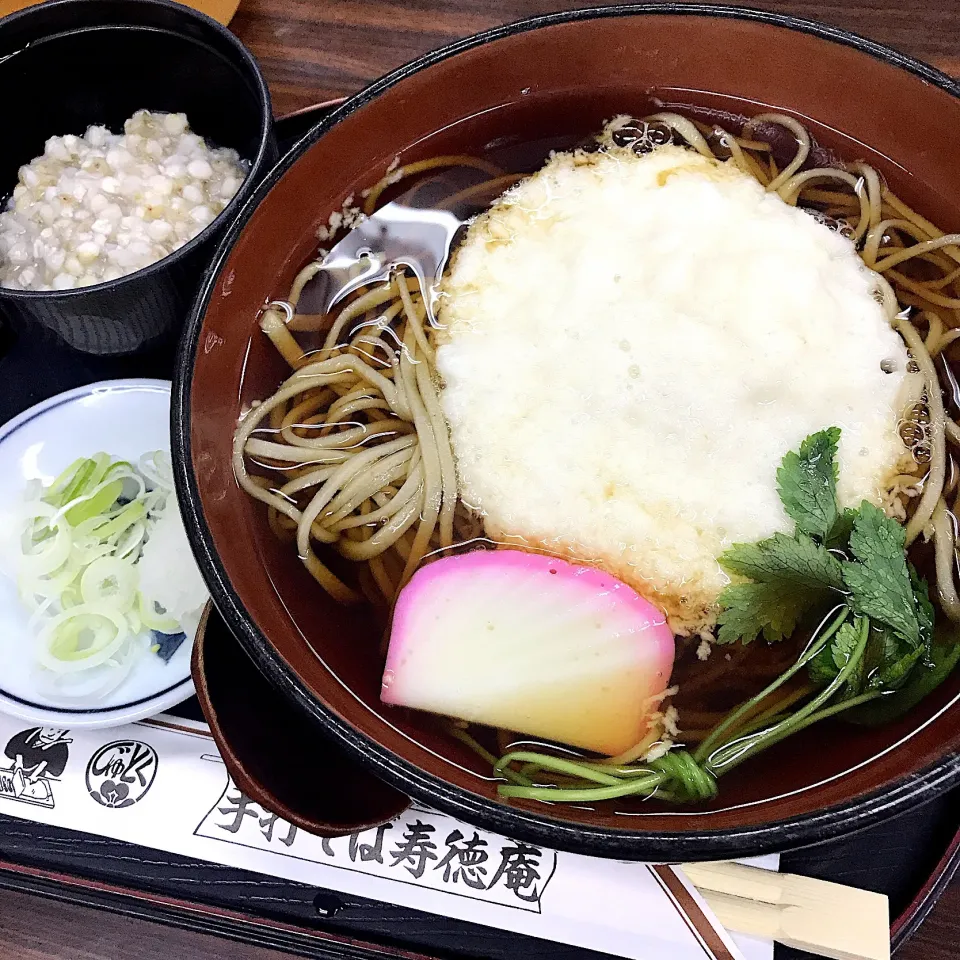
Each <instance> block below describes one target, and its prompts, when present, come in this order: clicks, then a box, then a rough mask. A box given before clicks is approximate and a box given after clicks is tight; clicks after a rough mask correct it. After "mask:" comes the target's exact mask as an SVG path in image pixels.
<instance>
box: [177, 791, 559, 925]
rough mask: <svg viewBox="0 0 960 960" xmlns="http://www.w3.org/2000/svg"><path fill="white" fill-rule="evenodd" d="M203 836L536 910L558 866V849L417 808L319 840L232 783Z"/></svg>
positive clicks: (208, 817)
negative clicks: (344, 833)
mask: <svg viewBox="0 0 960 960" xmlns="http://www.w3.org/2000/svg"><path fill="white" fill-rule="evenodd" d="M195 834H196V835H197V836H199V837H207V838H209V839H212V840H220V841H223V842H226V843H234V844H238V845H240V846H245V847H252V848H253V849H256V850H268V851H270V852H271V853H274V854H276V855H278V856H283V857H292V858H295V859H299V860H307V861H312V862H314V863H322V864H326V865H327V866H332V867H336V868H339V869H344V870H353V871H356V872H359V873H366V874H371V875H373V876H378V877H383V878H385V879H389V880H395V881H400V882H403V883H414V884H417V885H418V886H422V887H428V888H430V889H433V890H440V891H443V892H445V893H451V894H456V895H459V896H466V897H472V898H474V899H477V900H487V901H490V902H493V903H498V904H501V905H502V906H508V907H517V908H519V909H522V910H531V911H534V912H539V910H540V898H541V897H542V896H543V892H544V890H545V888H546V886H547V884H548V883H549V881H550V878H551V877H552V876H553V873H554V871H555V870H556V866H557V855H556V853H555V852H554V851H552V850H544V849H542V848H541V847H536V846H533V845H531V844H528V843H521V842H515V841H513V840H508V839H507V838H505V837H501V836H498V835H496V834H492V833H485V832H482V831H478V830H474V829H473V828H472V827H467V826H464V825H463V824H459V823H457V822H456V821H454V820H450V819H449V818H447V817H445V816H443V815H442V814H437V813H434V812H432V811H427V810H420V809H417V808H416V807H411V808H410V809H409V810H408V811H407V812H406V813H404V814H403V815H402V816H400V817H398V818H397V819H396V820H393V821H392V822H390V823H386V824H383V825H382V826H379V827H374V828H372V829H370V830H363V831H361V832H359V833H352V834H350V835H349V836H345V837H335V838H333V839H330V838H320V837H315V836H313V835H312V834H309V833H306V832H305V831H303V830H299V829H298V828H297V827H296V826H294V825H293V824H290V823H287V822H286V821H284V820H281V819H280V818H279V817H277V815H276V814H273V813H269V812H268V811H266V810H264V808H263V807H261V806H260V805H259V804H257V803H254V802H253V801H252V800H251V799H250V798H249V797H247V796H245V795H244V793H243V792H242V791H241V790H240V789H239V788H238V787H237V786H236V784H235V783H234V782H233V781H232V780H230V781H229V782H228V784H227V787H226V789H225V790H224V791H223V793H222V794H221V796H220V799H219V800H218V801H217V802H216V803H215V804H214V805H213V807H211V809H210V812H209V813H208V814H207V815H206V816H205V817H204V818H203V820H202V821H201V822H200V824H199V825H198V827H197V829H196V831H195Z"/></svg>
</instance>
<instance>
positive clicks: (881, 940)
mask: <svg viewBox="0 0 960 960" xmlns="http://www.w3.org/2000/svg"><path fill="white" fill-rule="evenodd" d="M677 869H680V870H682V871H683V872H684V874H685V875H686V876H687V878H688V879H689V881H690V882H691V883H692V884H693V885H694V886H695V887H696V888H697V891H698V892H699V893H700V895H701V896H702V897H703V898H704V900H706V901H707V904H708V905H709V906H710V908H711V909H712V910H713V912H714V913H715V914H716V916H717V919H718V920H719V921H720V923H721V924H722V925H723V926H724V927H726V928H727V929H728V930H733V931H735V932H737V933H745V934H750V935H752V936H756V937H764V938H767V939H772V940H776V941H778V942H779V943H782V944H784V945H785V946H789V947H795V948H797V949H799V950H807V951H808V952H810V953H814V954H817V955H819V956H821V957H829V958H831V960H889V958H890V910H889V904H888V902H887V898H886V897H885V896H884V895H883V894H879V893H871V892H870V891H868V890H858V889H856V888H855V887H846V886H843V885H842V884H839V883H829V882H827V881H826V880H814V879H812V878H811V877H800V876H796V875H794V874H790V873H775V872H774V871H772V870H762V869H760V868H759V867H750V866H746V865H745V864H741V863H685V864H680V865H678V867H677Z"/></svg>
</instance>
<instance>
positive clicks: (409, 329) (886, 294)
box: [233, 113, 960, 622]
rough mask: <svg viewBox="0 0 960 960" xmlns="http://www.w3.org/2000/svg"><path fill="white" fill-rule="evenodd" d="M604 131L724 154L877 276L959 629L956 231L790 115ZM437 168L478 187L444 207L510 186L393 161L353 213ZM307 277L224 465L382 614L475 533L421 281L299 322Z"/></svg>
mask: <svg viewBox="0 0 960 960" xmlns="http://www.w3.org/2000/svg"><path fill="white" fill-rule="evenodd" d="M777 129H779V130H780V131H786V132H787V134H788V135H789V136H790V137H792V138H793V139H794V141H795V142H796V151H795V153H794V155H793V156H792V158H791V159H790V160H789V162H788V163H787V164H786V165H785V166H783V168H782V169H780V168H779V167H778V165H777V161H776V159H775V157H774V150H773V148H772V145H771V143H770V142H767V141H766V140H765V139H764V136H765V134H769V133H771V132H775V131H776V130H777ZM611 136H612V138H613V140H614V142H616V143H617V144H618V145H620V146H632V147H633V148H634V149H636V150H647V149H651V148H654V147H656V146H657V145H659V144H662V143H666V142H670V141H674V142H681V143H685V144H686V145H688V146H689V147H690V148H692V149H694V150H697V151H698V152H700V153H701V154H703V155H705V156H708V157H711V158H718V159H721V160H726V159H730V160H732V162H733V163H735V164H736V165H737V166H738V167H739V168H740V169H741V170H743V171H744V172H745V173H747V174H749V175H750V176H752V177H754V178H755V179H757V180H758V181H759V182H760V183H761V184H763V185H764V186H765V187H766V189H767V190H768V191H770V192H775V193H777V194H778V195H779V196H780V197H781V198H782V199H783V200H784V202H785V203H788V204H791V205H801V206H803V207H805V208H807V209H809V210H810V211H811V212H812V213H814V214H815V215H816V216H818V217H820V218H822V219H823V220H824V221H825V222H826V223H828V224H829V225H831V226H833V227H834V228H835V229H840V230H842V231H844V232H845V233H846V234H847V235H848V236H849V237H850V238H851V239H852V240H853V242H854V243H856V244H857V246H858V249H859V251H860V253H861V256H862V258H863V260H864V262H865V263H866V264H867V266H869V267H871V268H872V269H874V270H875V271H876V272H877V273H878V274H879V275H880V276H881V277H882V279H883V282H882V283H881V291H882V296H883V302H884V306H885V309H886V311H887V313H888V316H889V318H890V322H891V323H892V324H893V325H894V326H895V327H896V329H897V330H898V331H899V332H900V334H901V336H903V338H904V340H905V341H906V344H907V347H908V349H909V352H910V354H911V355H912V356H913V358H914V362H915V363H916V365H917V367H918V368H919V370H920V372H921V374H922V375H923V379H924V384H925V392H924V397H923V400H922V402H921V404H919V405H918V408H917V409H916V410H915V411H914V414H913V417H912V418H911V419H910V421H909V422H908V423H906V424H905V430H906V432H905V439H908V441H909V442H910V443H911V445H912V446H913V448H914V452H915V456H916V459H917V461H918V467H917V473H916V475H914V474H906V475H904V476H902V477H900V478H898V480H899V481H900V484H901V485H900V487H899V489H898V491H897V492H898V506H896V507H895V509H899V510H900V511H901V513H902V515H903V516H904V517H906V518H907V523H906V533H907V543H908V544H909V543H912V542H913V541H915V540H916V539H917V538H918V537H921V536H922V537H923V538H925V539H932V540H933V541H934V542H935V544H936V550H935V554H936V558H937V564H936V575H937V580H938V592H939V597H940V601H941V605H942V608H943V610H944V613H946V615H947V616H949V617H950V618H951V619H952V620H955V621H958V622H960V597H958V590H957V586H956V583H955V576H956V566H957V565H956V560H955V536H954V525H955V521H954V519H953V515H954V513H955V512H956V510H957V507H958V499H960V493H957V492H956V489H955V486H956V485H955V484H954V486H953V487H951V488H950V489H949V491H948V489H947V486H946V479H947V474H948V456H947V444H948V442H949V443H950V444H951V445H952V446H954V447H957V448H960V424H958V423H956V422H955V421H953V420H952V419H950V418H948V417H947V414H946V411H945V409H944V404H943V400H942V397H941V384H940V376H941V375H942V373H941V370H943V371H946V370H948V369H949V368H947V367H946V365H945V364H940V367H941V370H938V363H937V358H938V357H940V356H941V354H942V353H943V351H944V350H945V349H947V348H948V347H949V346H950V344H952V343H953V342H954V340H956V339H957V338H958V337H960V234H944V233H943V232H942V231H941V230H939V229H938V228H937V227H936V226H934V225H933V224H932V223H930V222H929V221H928V220H926V219H925V218H923V217H921V216H920V215H919V214H917V213H916V212H915V211H914V210H912V209H910V207H908V206H907V205H906V204H905V203H903V202H902V201H901V200H900V199H899V198H897V197H896V196H895V195H894V194H892V193H891V192H890V191H889V190H888V189H887V188H886V186H885V185H884V183H883V181H882V179H881V177H880V175H879V174H878V173H877V171H875V170H874V169H873V168H872V167H870V166H868V165H866V164H864V163H855V164H851V165H849V166H847V167H846V168H839V167H822V166H821V167H814V168H810V167H808V163H809V161H810V158H811V156H812V154H813V141H812V139H811V137H810V134H809V133H808V131H807V130H806V129H805V128H804V127H803V126H802V125H801V124H800V123H799V122H798V121H796V120H794V119H793V118H792V117H788V116H784V115H781V114H772V113H767V114H760V115H759V116H756V117H753V118H751V119H750V120H748V121H747V122H746V123H745V124H744V125H743V128H742V131H741V133H740V134H739V135H734V134H733V133H731V132H730V131H728V130H725V129H723V128H722V127H719V126H716V125H710V124H705V123H701V122H698V121H695V120H691V119H688V118H686V117H682V116H680V115H679V114H675V113H658V114H654V115H653V116H650V117H647V118H646V119H645V120H642V121H626V122H621V123H619V124H618V125H614V127H613V128H612V133H611ZM449 167H468V168H471V169H472V170H474V171H476V172H477V173H478V174H481V175H483V176H485V177H487V178H488V179H486V180H481V181H480V182H479V183H476V184H473V185H471V186H468V187H466V188H465V189H461V190H459V191H458V192H456V193H454V194H453V195H452V196H450V197H448V199H447V201H446V202H444V204H443V205H444V206H445V207H447V208H452V207H455V206H456V205H457V204H461V203H464V202H471V201H473V202H479V201H481V200H482V201H489V200H491V199H493V198H494V197H495V196H496V195H498V194H499V193H500V192H502V191H503V190H504V189H505V188H506V187H508V186H510V185H511V184H512V183H514V182H516V181H517V180H518V179H519V178H520V177H519V176H518V175H513V174H504V173H503V171H501V170H500V169H498V168H497V167H495V166H493V165H492V164H490V163H488V162H486V161H484V160H479V159H476V158H472V157H459V156H442V157H435V158H432V159H431V160H426V161H419V162H417V163H412V164H409V165H407V166H401V167H398V168H397V169H395V170H392V171H390V172H389V173H388V174H387V175H386V176H385V177H383V178H382V179H381V180H380V181H379V182H378V183H376V184H375V185H374V186H373V187H371V188H370V189H369V190H368V191H367V192H366V199H365V207H364V210H365V213H367V214H369V213H371V212H373V210H375V209H376V207H377V205H378V203H379V201H380V200H381V198H382V196H383V195H384V194H385V193H386V192H388V191H389V190H390V189H391V187H393V186H394V185H395V184H398V183H400V182H401V181H405V180H408V179H410V178H415V177H422V176H425V175H432V174H433V172H434V171H436V170H438V169H440V168H449ZM319 270H320V261H319V260H318V261H316V262H314V263H311V264H309V265H307V266H306V267H304V269H303V270H301V271H300V273H299V274H298V275H297V277H296V279H295V280H294V283H293V285H292V287H291V289H290V292H289V294H288V296H287V299H286V300H285V301H279V302H275V303H271V304H269V305H268V306H267V308H266V309H265V310H264V313H263V315H262V317H261V319H260V326H261V328H262V329H263V331H264V332H265V333H266V334H267V336H268V337H269V338H270V339H271V341H272V342H273V344H274V345H275V347H276V348H277V350H278V351H279V352H280V354H281V355H282V356H283V358H284V359H285V360H286V361H287V363H288V364H289V365H290V367H291V368H292V370H293V372H292V374H291V375H290V377H289V378H288V379H287V380H286V381H284V383H283V384H281V386H280V388H279V389H278V390H277V392H276V393H274V395H273V396H271V397H270V398H268V399H267V400H265V401H263V402H262V403H260V404H257V405H255V406H253V407H252V408H251V410H250V411H249V412H248V413H247V414H246V415H245V416H244V418H243V419H242V421H241V423H240V425H239V427H238V429H237V432H236V436H235V439H234V450H233V465H234V470H235V472H236V475H237V478H238V481H239V483H240V484H241V486H242V487H243V488H244V490H246V491H247V492H248V493H249V494H250V495H251V496H253V497H255V498H256V499H258V500H260V501H262V502H263V503H265V504H266V505H267V507H268V508H269V520H270V525H271V528H272V529H273V530H274V531H275V532H276V533H277V534H278V535H279V536H282V537H286V538H288V539H293V540H295V541H296V545H297V550H298V554H299V556H300V559H301V560H302V561H303V563H304V564H305V566H306V567H307V569H308V570H309V571H310V573H311V574H312V575H313V576H314V577H315V578H316V579H317V581H318V582H319V583H320V585H321V586H322V587H323V588H324V589H325V590H326V591H327V592H329V593H330V594H331V595H332V596H333V597H334V598H335V599H337V600H338V601H340V602H343V603H353V602H356V601H358V600H360V599H361V598H362V597H363V596H366V597H367V598H368V599H370V600H373V601H374V602H376V603H378V604H381V605H387V606H389V605H390V604H391V603H392V601H393V599H394V598H395V597H396V594H397V592H398V591H399V589H400V588H401V587H402V586H403V584H404V583H405V582H406V581H407V580H408V579H409V578H410V576H411V575H412V574H413V572H414V571H415V570H416V569H417V567H418V565H419V564H420V563H421V562H422V561H423V559H424V558H425V557H426V556H427V555H428V554H430V553H431V552H433V551H436V550H443V549H447V548H450V547H452V546H454V545H455V544H456V543H458V542H463V541H466V540H470V539H473V538H475V537H477V536H478V535H480V533H481V525H480V522H479V520H478V518H476V517H475V516H473V515H472V514H471V512H470V510H469V508H467V507H466V506H465V505H464V504H463V503H462V502H461V501H460V500H459V499H458V494H457V479H456V470H455V465H454V459H453V452H452V450H451V446H450V439H449V435H448V430H447V426H446V423H445V421H444V418H443V415H442V413H441V410H440V404H439V399H438V393H437V382H436V372H435V369H434V363H433V362H434V348H433V345H432V331H431V330H430V329H429V325H428V321H427V312H426V309H425V307H424V291H423V290H421V289H420V287H419V284H418V282H417V281H416V280H415V279H413V278H412V277H409V276H407V275H404V274H402V273H400V272H397V273H396V274H395V275H394V276H392V277H391V279H390V280H389V281H388V282H386V283H381V284H378V285H376V286H372V287H369V288H367V289H366V290H364V291H362V292H360V293H359V294H358V295H355V297H354V298H353V299H352V300H351V302H349V304H348V305H347V306H346V307H345V308H343V309H342V310H341V311H340V312H339V313H337V314H336V315H331V316H324V317H317V316H313V315H309V314H299V313H297V305H298V303H299V300H300V296H301V294H302V291H303V289H304V286H305V284H306V283H308V282H309V281H310V280H311V279H312V278H313V277H314V276H315V275H316V274H317V272H318V271H319ZM324 330H325V331H326V333H325V338H324V341H323V344H322V346H321V347H320V348H319V349H315V350H305V349H304V347H302V346H301V344H300V342H299V341H298V339H297V336H296V335H297V334H301V333H304V332H309V333H313V334H316V333H317V332H318V331H321V332H322V331H324ZM921 331H924V332H923V333H921ZM907 434H910V436H909V438H908V437H907ZM950 462H951V464H952V463H953V461H952V459H951V461H950ZM251 466H254V467H255V468H256V469H255V472H251V471H250V467H251ZM924 467H925V468H926V470H925V472H924V470H923V468H924ZM278 474H279V475H280V478H281V479H279V480H277V479H275V478H276V477H277V475H278ZM948 497H952V500H951V501H950V502H948V499H947V498H948ZM908 511H909V516H907V514H908ZM317 545H320V546H322V547H325V548H328V549H329V548H332V549H333V550H334V551H335V552H336V553H338V554H339V555H340V556H341V557H343V558H345V559H346V560H348V561H353V562H354V563H355V564H356V566H357V569H358V572H359V576H358V577H357V578H356V580H357V581H358V583H359V589H357V588H356V587H355V586H353V585H351V584H349V583H348V582H347V579H349V578H346V577H345V576H343V575H342V574H341V573H339V572H337V573H335V572H334V571H333V570H332V569H331V567H330V565H328V563H327V562H326V561H325V560H323V559H321V558H320V556H319V555H318V553H317V549H316V548H317Z"/></svg>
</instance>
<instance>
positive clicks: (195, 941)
mask: <svg viewBox="0 0 960 960" xmlns="http://www.w3.org/2000/svg"><path fill="white" fill-rule="evenodd" d="M573 5H574V4H572V3H567V4H564V3H562V2H557V0H242V2H241V5H240V9H239V11H238V13H237V15H236V18H235V19H234V21H233V29H234V31H235V32H236V34H237V35H238V36H239V37H240V39H241V40H243V41H244V42H245V43H246V44H247V45H248V46H249V47H250V48H251V50H252V51H253V53H254V55H255V56H256V57H257V59H258V60H259V62H260V64H261V66H262V67H263V70H264V72H265V74H266V77H267V80H268V81H269V83H270V87H271V90H272V93H273V97H274V107H275V110H276V112H277V114H283V113H288V112H292V111H294V110H298V109H301V108H303V107H306V106H309V105H311V104H315V103H319V102H322V101H325V100H329V99H331V98H333V97H339V96H343V95H344V94H349V93H352V92H354V91H355V90H357V89H359V88H360V87H362V86H363V85H364V84H365V83H367V82H368V81H370V80H372V79H374V78H375V77H377V76H379V75H380V74H382V73H384V72H386V71H387V70H390V69H392V68H394V67H396V66H399V65H400V64H402V63H404V62H406V61H407V60H410V59H411V58H413V57H415V56H417V55H419V54H421V53H424V52H426V51H428V50H431V49H434V48H436V47H438V46H441V45H442V44H445V43H448V42H449V41H451V40H454V39H457V38H459V37H463V36H466V35H468V34H470V33H474V32H476V31H478V30H482V29H484V28H487V27H490V26H494V25H496V24H501V23H507V22H509V21H511V20H516V19H519V18H521V17H526V16H531V15H535V14H542V13H548V12H551V11H554V10H560V9H565V8H568V7H570V6H573ZM579 5H586V2H584V3H583V4H579ZM751 5H753V6H756V7H762V8H764V9H768V10H775V11H778V12H783V13H790V14H794V15H797V16H800V17H806V18H810V19H818V20H821V21H824V22H827V23H830V24H834V25H836V26H840V27H843V28H846V29H848V30H852V31H854V32H856V33H859V34H862V35H864V36H867V37H870V38H871V39H874V40H878V41H880V42H882V43H886V44H889V45H891V46H894V47H897V48H899V49H900V50H902V51H904V52H905V53H909V54H911V55H913V56H916V57H919V58H921V59H923V60H926V61H927V62H929V63H932V64H934V65H935V66H937V67H939V68H940V69H941V70H944V71H946V72H948V73H951V74H953V75H954V76H960V0H909V2H908V3H904V2H903V0H751ZM792 68H794V65H791V64H784V65H783V69H785V70H789V69H792ZM849 95H853V96H856V95H858V94H857V93H856V92H855V91H854V92H851V93H850V94H849ZM920 815H922V814H920ZM958 955H960V883H957V884H954V885H953V886H952V887H951V888H950V889H948V890H947V892H946V893H945V894H944V896H943V898H942V899H941V901H940V903H939V904H938V905H937V907H936V908H935V909H934V911H933V913H932V914H931V916H930V918H929V919H928V920H927V922H926V923H925V924H924V926H923V927H922V928H921V929H920V931H919V932H918V933H917V934H916V935H915V936H914V937H913V938H912V940H911V941H910V942H909V943H908V944H907V945H906V946H905V947H904V948H903V950H902V951H901V952H900V953H899V954H898V956H899V958H900V960H948V958H949V960H954V958H956V957H957V956H958ZM280 956H281V954H279V953H276V952H274V951H270V950H265V949H262V948H259V947H253V946H245V945H242V944H236V943H229V942H227V941H224V940H219V939H216V938H213V937H210V936H206V935H202V934H197V933H192V932H186V931H183V930H177V929H173V928H169V927H165V926H160V925H158V924H154V923H151V922H148V921H144V920H139V919H133V918H130V917H121V916H116V915H113V914H109V913H104V912H101V911H96V910H93V909H90V908H86V907H79V906H73V905H69V904H64V903H60V902H57V901H53V900H42V899H39V898H37V897H33V896H28V895H24V894H19V893H12V892H9V891H0V960H170V958H175V960H199V958H208V957H216V958H219V957H229V958H232V960H276V958H279V957H280Z"/></svg>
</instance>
